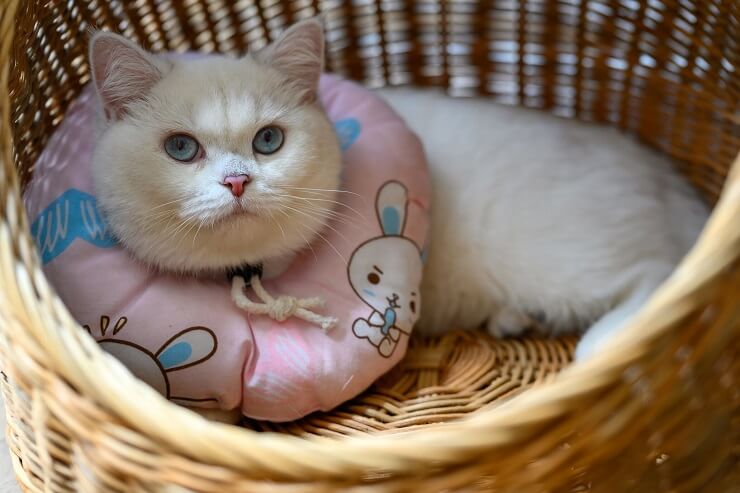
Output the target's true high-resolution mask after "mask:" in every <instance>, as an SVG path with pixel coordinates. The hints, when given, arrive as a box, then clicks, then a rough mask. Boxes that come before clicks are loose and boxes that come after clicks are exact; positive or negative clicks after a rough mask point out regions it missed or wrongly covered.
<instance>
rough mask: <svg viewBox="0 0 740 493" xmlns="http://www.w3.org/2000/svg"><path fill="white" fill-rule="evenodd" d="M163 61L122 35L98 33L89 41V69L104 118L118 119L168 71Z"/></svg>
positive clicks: (165, 62) (167, 64)
mask: <svg viewBox="0 0 740 493" xmlns="http://www.w3.org/2000/svg"><path fill="white" fill-rule="evenodd" d="M170 68H171V65H170V63H169V62H167V61H165V60H161V59H159V58H157V57H156V56H154V55H152V54H150V53H147V52H146V51H144V50H142V49H141V48H140V47H138V46H137V45H135V44H134V43H132V42H131V41H129V40H127V39H126V38H124V37H123V36H119V35H118V34H114V33H109V32H98V33H96V34H94V35H93V37H92V39H91V40H90V69H91V72H92V78H93V83H94V84H95V89H96V90H97V92H98V94H99V95H100V100H101V102H102V104H103V109H104V110H105V115H106V118H108V119H109V120H118V119H120V118H122V117H123V116H124V115H125V114H126V108H127V106H128V105H130V104H131V103H133V102H135V101H137V100H139V99H141V98H143V97H144V96H146V95H147V94H148V93H149V91H150V90H151V89H152V87H154V85H155V84H156V83H157V82H159V81H160V80H162V77H164V75H165V74H166V73H167V72H168V71H169V70H170Z"/></svg>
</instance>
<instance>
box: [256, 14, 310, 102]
mask: <svg viewBox="0 0 740 493" xmlns="http://www.w3.org/2000/svg"><path fill="white" fill-rule="evenodd" d="M254 57H255V58H256V59H257V60H259V61H261V62H263V63H266V64H268V65H270V66H272V67H274V68H275V69H277V70H279V71H280V72H281V73H283V75H285V76H287V77H288V78H289V79H290V81H291V83H292V85H293V86H294V87H295V88H296V89H297V90H298V91H300V93H301V101H302V102H305V103H310V102H313V101H315V100H316V97H317V91H318V86H319V77H320V76H321V71H322V70H323V68H324V27H323V25H322V24H321V21H320V20H319V19H317V18H312V19H308V20H304V21H301V22H298V23H296V24H294V25H293V26H291V27H289V28H288V29H286V30H285V31H284V32H283V33H282V34H281V35H280V37H278V39H276V40H275V41H273V42H272V43H271V44H269V45H268V46H266V47H265V48H263V49H261V50H260V51H258V52H257V53H255V54H254Z"/></svg>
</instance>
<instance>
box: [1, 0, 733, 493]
mask: <svg viewBox="0 0 740 493" xmlns="http://www.w3.org/2000/svg"><path fill="white" fill-rule="evenodd" d="M0 8H1V9H2V11H1V14H0V70H2V72H0V369H2V375H1V376H2V377H3V378H2V380H0V382H1V383H2V390H3V395H4V397H5V405H6V410H7V413H8V429H7V434H8V438H9V442H10V444H11V449H12V450H11V452H12V455H13V458H14V461H15V462H14V465H15V471H16V474H17V477H18V479H19V482H20V483H21V485H22V486H23V488H24V489H25V490H26V491H30V492H38V491H49V492H55V493H56V492H78V491H79V492H98V491H106V492H107V491H111V492H165V491H166V492H182V491H197V492H213V493H223V492H231V491H243V492H258V493H259V492H267V493H273V492H275V493H280V492H291V493H292V492H309V491H310V492H333V491H352V492H357V493H376V492H377V493H380V492H422V493H427V492H434V491H500V492H514V493H529V492H532V493H539V492H550V491H552V492H561V491H594V492H602V491H608V492H620V493H621V492H633V491H635V492H650V493H652V492H663V491H665V492H668V491H670V492H683V491H687V492H688V491H691V492H693V491H696V492H711V493H715V492H720V493H722V492H736V491H740V461H739V459H740V361H738V355H739V353H740V158H738V151H739V150H740V2H738V0H560V1H554V0H552V1H547V0H520V1H517V0H480V1H468V0H446V1H440V0H416V1H410V0H353V1H343V0H321V1H319V0H297V1H280V0H233V1H231V0H131V1H128V0H108V1H105V0H87V1H85V0H27V1H19V0H2V6H0ZM317 12H323V14H324V16H325V22H326V26H327V36H328V65H329V69H331V70H333V71H335V72H338V73H340V74H344V75H346V76H349V77H352V78H354V79H357V80H361V81H363V82H364V83H366V84H368V85H370V86H378V85H382V84H405V83H410V84H416V85H437V86H442V87H445V88H447V89H448V90H449V92H450V93H451V94H452V95H456V96H465V95H471V94H489V95H491V97H492V98H494V99H496V100H498V101H500V102H502V103H506V104H520V105H524V106H528V107H534V108H542V109H543V110H546V111H551V112H554V113H555V114H558V115H561V116H564V117H575V118H580V119H583V120H588V121H592V122H594V124H599V123H607V124H611V125H615V126H618V127H620V128H622V129H624V130H625V131H627V132H629V133H631V134H633V135H635V136H637V137H638V138H640V139H642V140H643V141H645V142H646V143H648V144H650V145H652V146H654V147H656V148H659V149H661V150H662V151H664V152H666V153H667V154H669V155H671V156H673V157H674V158H676V160H677V162H678V163H679V165H680V167H681V169H682V171H683V172H685V174H686V175H687V176H688V177H689V178H690V179H691V181H692V182H693V183H694V184H695V185H696V186H697V187H698V188H699V189H700V190H701V191H702V192H703V194H704V196H705V197H706V198H707V200H708V201H709V202H710V203H712V204H713V205H714V206H715V208H714V213H713V215H712V218H711V220H710V223H709V224H708V226H707V228H706V229H705V231H704V233H703V235H702V237H701V239H700V241H699V243H698V244H697V246H696V247H695V248H694V250H693V251H692V252H691V253H690V254H689V255H688V256H687V258H686V259H685V260H684V262H683V263H682V265H681V266H680V267H679V269H678V270H677V271H676V273H675V274H674V276H673V277H672V278H671V279H670V280H669V281H667V282H666V283H665V284H664V286H663V287H662V288H661V289H660V290H659V291H658V292H657V293H656V294H655V296H654V297H653V299H652V300H651V302H650V303H649V304H648V306H646V307H645V309H644V310H643V311H642V312H641V315H640V316H639V317H638V318H637V319H636V320H635V321H634V323H633V324H632V326H631V328H630V330H627V331H625V332H624V334H623V337H622V338H621V339H620V341H619V343H617V344H615V345H614V346H613V349H612V351H610V352H609V353H608V354H606V355H604V356H603V357H602V358H599V359H598V360H596V361H594V362H591V363H589V364H584V365H571V366H569V365H568V362H569V358H570V353H571V351H572V347H573V341H572V340H536V339H524V340H521V341H508V342H496V341H493V340H491V339H489V338H487V337H485V336H483V335H481V334H472V333H461V332H452V333H450V334H449V335H447V336H445V337H443V338H441V339H430V340H423V339H420V338H417V339H414V340H413V342H412V346H411V348H410V350H409V354H408V356H407V358H406V359H405V360H404V362H403V363H402V364H401V365H400V366H399V367H398V368H397V369H395V370H394V371H393V372H392V373H391V374H389V375H387V376H386V377H384V378H383V379H382V380H381V381H380V382H378V383H377V385H376V386H375V387H373V388H372V389H371V390H370V391H369V392H367V393H366V394H364V395H363V396H361V397H359V398H357V399H355V400H354V401H352V402H350V403H347V404H345V405H344V406H341V407H340V408H339V409H337V410H336V411H334V412H331V413H325V414H318V415H313V416H310V417H308V418H306V419H304V420H301V421H299V422H296V423H290V424H282V425H274V424H267V423H256V422H248V423H246V425H247V427H245V428H237V427H231V426H225V425H218V424H214V423H210V422H207V421H205V420H203V419H201V418H199V417H197V416H195V415H193V414H192V413H190V412H189V411H186V410H184V409H182V408H179V407H176V406H174V405H171V404H169V403H168V402H166V401H165V400H164V399H162V398H161V397H160V396H159V394H157V393H156V392H154V391H153V390H152V389H150V388H149V387H147V386H146V385H144V384H143V383H140V382H139V381H137V380H135V379H134V378H133V377H132V376H131V375H130V373H128V371H126V370H125V369H124V368H123V366H121V365H120V364H118V363H117V361H115V360H114V359H112V358H111V357H109V356H107V355H105V354H104V353H103V352H102V351H101V350H100V349H99V348H98V346H97V345H96V344H95V343H94V341H92V339H91V338H89V336H88V335H87V334H86V333H85V332H84V331H82V330H80V329H79V327H78V326H77V324H76V323H75V322H74V320H73V319H72V318H71V317H70V315H69V313H68V312H67V310H66V309H65V307H64V306H63V305H62V304H61V302H60V301H59V299H58V298H57V297H56V295H55V294H54V291H53V289H52V288H51V287H50V286H49V284H48V283H47V282H46V280H45V278H44V276H43V274H42V272H41V270H40V264H39V260H38V258H37V256H36V253H35V250H34V247H33V241H32V239H31V236H30V234H29V230H28V222H27V220H26V218H25V216H24V215H23V212H22V211H23V207H22V204H21V200H20V189H21V187H22V185H23V184H24V183H26V182H27V181H28V179H29V178H30V177H31V176H32V172H33V163H34V161H35V159H36V158H37V156H38V154H39V152H40V151H41V149H42V148H43V146H44V144H45V142H46V140H47V139H48V137H49V136H50V134H51V133H52V132H53V130H54V128H55V127H56V125H58V124H59V122H60V121H61V120H62V119H63V117H64V113H65V110H66V108H67V106H68V104H69V102H70V101H71V100H73V99H74V98H75V96H76V95H77V94H78V93H79V91H80V88H81V87H82V85H83V84H85V83H86V82H87V81H88V80H89V74H88V66H87V63H86V59H85V57H86V44H87V32H88V29H89V28H90V27H99V28H101V27H102V28H108V29H112V30H117V31H120V32H123V33H124V34H125V35H127V36H129V37H131V38H132V39H134V40H136V41H138V42H140V43H142V44H143V45H145V46H146V47H148V48H151V49H154V50H178V51H184V50H191V49H196V50H202V51H221V52H236V53H241V52H244V51H245V50H247V49H249V48H257V47H260V46H262V45H264V43H266V42H267V41H268V40H269V39H272V38H274V36H275V35H276V34H277V33H278V32H279V31H280V30H281V29H283V28H284V26H285V25H287V24H290V23H291V22H293V21H295V20H297V19H300V18H303V17H308V16H312V15H314V14H315V13H317ZM733 161H734V162H735V163H736V164H735V166H734V168H732V164H733ZM731 169H733V170H734V171H731Z"/></svg>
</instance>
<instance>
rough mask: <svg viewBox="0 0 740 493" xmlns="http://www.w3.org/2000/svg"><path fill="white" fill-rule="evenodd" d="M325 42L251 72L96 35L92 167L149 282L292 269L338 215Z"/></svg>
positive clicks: (311, 40)
mask: <svg viewBox="0 0 740 493" xmlns="http://www.w3.org/2000/svg"><path fill="white" fill-rule="evenodd" d="M323 53H324V38H323V30H322V26H321V24H320V23H318V22H317V21H313V22H307V23H303V24H301V25H298V26H296V27H294V28H293V29H289V30H287V32H285V33H284V34H283V35H282V36H281V37H280V38H279V39H277V40H275V42H274V43H272V44H270V45H268V46H267V47H265V48H263V49H262V50H260V51H258V52H255V53H253V54H251V55H249V56H245V57H242V58H228V57H225V56H222V57H197V56H190V57H175V56H157V55H154V54H151V53H147V52H145V51H144V50H143V49H141V48H140V47H138V46H136V45H135V44H133V43H132V42H130V41H128V40H126V39H125V38H123V37H121V36H119V35H116V34H113V33H109V32H98V33H95V34H94V35H93V37H92V38H91V41H90V55H89V59H90V67H91V72H92V78H93V83H94V86H95V89H96V92H97V94H98V99H99V101H100V105H99V106H100V108H101V110H102V111H101V115H100V119H99V120H100V124H99V125H98V127H99V135H98V137H97V142H96V147H95V151H94V154H93V160H92V176H93V184H94V188H95V192H96V196H97V200H98V203H99V205H100V207H101V209H102V211H103V213H104V214H105V216H106V218H107V222H108V223H109V226H110V228H111V230H112V233H113V235H114V236H115V237H116V238H117V240H118V241H119V242H120V243H121V244H122V245H123V246H124V248H126V249H127V250H128V251H129V252H130V253H131V254H132V255H133V257H135V258H136V259H138V260H140V261H141V262H142V263H143V264H145V265H147V266H151V267H153V268H154V269H157V270H160V271H166V272H173V273H179V274H193V275H199V276H217V275H223V272H225V271H226V269H230V268H236V267H239V266H242V265H247V264H264V268H265V277H273V276H274V275H277V273H279V272H280V271H282V270H284V269H285V267H287V265H289V263H290V261H291V260H292V258H293V256H294V254H295V252H296V251H298V250H300V249H301V248H303V247H305V246H306V245H307V244H310V242H311V241H312V240H313V239H314V237H315V236H316V234H317V233H318V232H319V231H320V230H321V229H322V228H323V226H324V224H325V223H326V220H327V218H328V217H330V216H331V215H332V206H333V205H334V203H335V201H336V194H337V190H338V188H339V185H340V181H339V180H340V178H339V177H340V172H341V153H340V149H339V144H338V141H337V137H336V134H335V131H334V127H333V126H332V124H331V123H330V122H329V120H328V118H327V117H326V115H325V114H324V112H323V110H322V108H321V106H320V104H319V102H318V99H317V89H318V83H319V76H320V74H321V71H322V67H323Z"/></svg>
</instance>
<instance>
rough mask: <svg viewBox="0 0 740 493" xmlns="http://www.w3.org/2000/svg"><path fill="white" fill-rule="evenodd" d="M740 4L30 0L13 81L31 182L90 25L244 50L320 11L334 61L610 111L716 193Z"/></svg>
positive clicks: (597, 115)
mask: <svg viewBox="0 0 740 493" xmlns="http://www.w3.org/2000/svg"><path fill="white" fill-rule="evenodd" d="M738 9H740V7H738V2H737V1H736V0H710V1H688V0H686V1H678V0H673V1H664V2H658V1H652V2H650V1H636V0H609V1H594V0H583V1H581V0H570V1H544V0H529V1H526V0H525V1H515V0H488V1H444V2H437V1H431V0H426V1H424V0H422V1H403V0H387V1H378V2H375V1H371V0H365V1H363V0H359V1H355V2H349V1H321V2H319V1H318V0H314V1H309V0H299V1H285V2H273V1H261V2H259V1H254V0H240V1H230V0H192V1H188V2H179V1H172V0H136V1H121V0H112V1H107V2H105V1H100V0H97V1H89V2H68V1H65V0H51V1H43V2H42V1H40V0H36V1H27V2H24V3H23V5H22V6H21V11H20V12H19V15H18V17H17V20H18V24H17V26H16V28H17V30H18V31H17V35H16V37H15V41H14V47H13V59H12V62H11V79H10V90H11V99H12V101H13V117H12V121H13V122H14V135H15V142H16V152H17V153H18V157H19V159H18V162H19V163H20V165H21V167H22V169H23V174H22V177H23V179H24V181H25V180H27V179H28V176H29V175H28V172H29V171H30V169H31V167H32V163H33V161H34V159H35V157H36V156H37V155H38V152H39V150H40V149H41V148H42V147H43V144H44V141H45V139H46V137H47V136H48V135H49V133H50V130H51V129H52V128H53V127H54V126H55V125H56V124H58V123H59V121H60V119H61V118H62V117H63V115H64V110H65V108H66V106H67V104H68V103H69V101H70V100H71V99H73V98H74V97H75V95H76V94H77V92H78V91H79V90H80V87H81V86H82V85H83V84H84V83H86V82H87V80H88V77H89V74H88V65H87V61H86V48H87V35H88V31H89V29H91V28H106V29H112V30H116V31H119V32H122V33H124V34H126V35H127V36H129V37H131V38H132V39H134V40H136V41H138V42H140V43H142V44H143V45H144V46H146V47H147V48H150V49H154V50H158V51H159V50H178V51H183V50H202V51H219V52H230V53H243V52H245V51H246V50H248V49H249V48H257V47H260V46H262V45H264V43H266V42H267V41H268V40H269V39H271V38H273V37H274V35H275V34H276V33H277V32H279V31H280V30H281V29H282V28H283V27H284V26H285V25H286V24H289V23H291V22H293V21H294V20H296V19H299V18H304V17H307V16H312V15H315V14H316V13H317V12H319V11H321V12H322V13H323V14H324V16H325V20H326V28H327V38H328V68H329V69H330V70H333V71H336V72H339V73H342V74H345V75H347V76H349V77H352V78H354V79H359V80H362V81H364V82H366V83H368V84H369V85H381V84H403V83H413V84H417V85H441V86H445V87H448V88H450V91H451V93H453V94H455V95H470V94H481V93H485V94H492V95H494V96H495V97H496V99H498V100H499V101H501V102H504V103H511V104H523V105H526V106H531V107H537V108H547V109H549V110H551V111H553V112H554V113H556V114H559V115H563V116H577V117H579V118H582V119H586V120H595V121H599V122H609V123H612V124H615V125H618V126H620V127H622V128H625V129H628V130H630V131H632V132H635V133H637V134H638V135H639V136H640V137H642V138H643V139H645V140H646V141H648V142H649V143H651V144H652V145H655V146H657V147H659V148H661V149H663V150H665V151H667V152H669V153H670V154H671V155H673V156H675V157H677V158H679V159H681V160H685V161H688V162H689V163H691V164H692V166H691V167H690V168H689V167H686V166H685V167H684V170H686V171H687V172H688V173H689V174H690V176H691V178H692V180H693V181H694V182H695V183H696V184H698V185H699V186H700V187H701V188H702V189H703V190H704V191H705V192H706V193H707V195H708V196H709V197H711V198H716V197H717V195H718V194H719V191H720V188H721V184H722V182H723V179H724V177H725V173H726V170H727V168H728V167H729V165H730V164H731V162H732V160H733V159H734V157H735V155H736V153H737V150H738V149H739V148H740V130H739V129H738V128H739V126H738V122H739V119H740V116H739V115H740V103H739V101H740V95H739V94H740V83H739V82H738V79H739V75H738V73H737V71H736V68H737V67H738V66H739V65H740V46H739V41H738V40H740V26H738V24H737V22H733V19H737V16H738V15H740V13H738ZM36 19H42V20H43V23H42V24H41V25H39V24H37V23H35V22H33V21H34V20H36Z"/></svg>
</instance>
